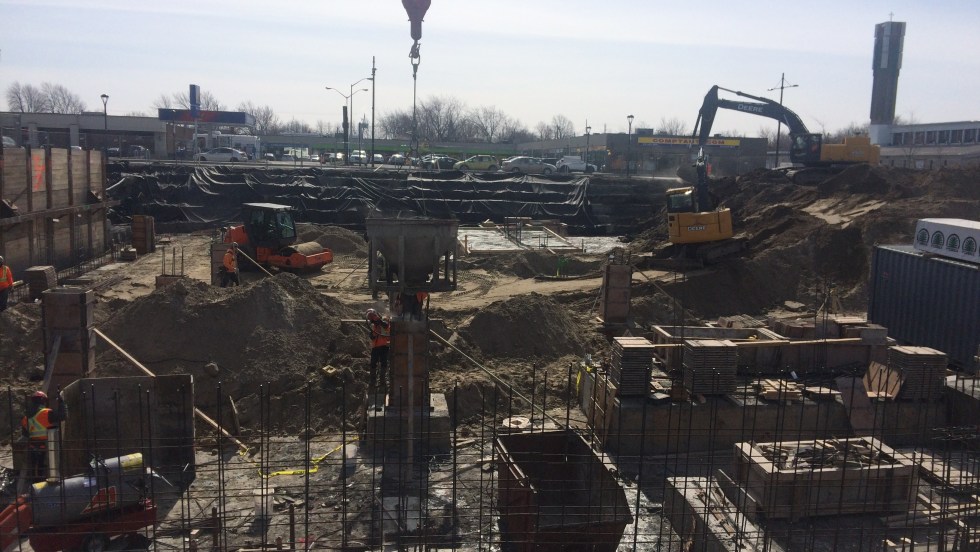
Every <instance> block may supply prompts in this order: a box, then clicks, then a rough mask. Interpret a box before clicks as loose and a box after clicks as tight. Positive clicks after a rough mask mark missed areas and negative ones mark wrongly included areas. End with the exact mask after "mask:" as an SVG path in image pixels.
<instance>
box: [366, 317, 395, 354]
mask: <svg viewBox="0 0 980 552" xmlns="http://www.w3.org/2000/svg"><path fill="white" fill-rule="evenodd" d="M368 322H369V323H370V324H371V348H372V349H373V348H376V347H386V346H388V344H390V343H391V331H389V329H388V328H386V327H384V326H383V325H382V324H383V323H384V320H378V321H377V322H375V321H368Z"/></svg>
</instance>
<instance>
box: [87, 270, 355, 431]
mask: <svg viewBox="0 0 980 552" xmlns="http://www.w3.org/2000/svg"><path fill="white" fill-rule="evenodd" d="M355 316H356V314H355V313H354V311H353V310H352V309H351V308H349V307H347V306H345V305H344V304H342V303H340V302H339V301H337V300H335V299H333V298H330V297H326V296H324V295H322V294H320V293H318V292H317V291H316V290H315V289H314V288H313V287H312V285H310V283H309V282H307V281H306V280H304V279H302V278H300V277H297V276H295V275H292V274H289V273H282V274H279V275H277V276H275V277H274V278H266V279H264V280H260V281H258V282H257V283H255V284H251V285H246V286H243V287H240V288H227V289H222V288H215V287H212V286H209V285H207V284H205V283H203V282H200V281H197V280H182V281H180V282H178V283H176V284H174V285H172V286H169V287H166V288H162V289H159V290H156V291H154V292H153V293H151V294H150V295H147V296H145V297H142V298H139V299H137V300H135V301H133V302H132V303H130V304H129V305H127V306H126V307H123V308H122V309H120V310H119V312H118V313H117V314H116V316H114V317H113V319H112V320H110V321H109V322H108V323H107V324H106V325H105V328H104V331H105V333H106V334H107V335H108V336H110V337H111V338H112V339H113V340H115V341H116V342H117V343H118V344H119V345H121V346H122V347H123V348H124V349H126V350H127V351H128V352H129V353H131V354H132V355H133V356H135V357H136V358H137V359H139V360H140V361H141V362H142V363H144V364H145V365H146V366H147V367H148V368H150V369H151V370H153V371H154V372H156V373H159V374H168V373H189V374H193V375H194V382H195V395H196V397H197V403H198V406H201V407H206V408H211V409H213V408H214V406H215V405H216V404H221V405H222V407H224V406H225V403H226V395H230V396H231V397H232V398H233V399H234V400H235V401H237V402H238V407H239V409H240V410H241V414H242V422H243V423H244V424H248V423H250V422H253V421H254V420H255V419H257V416H258V408H259V406H258V397H259V394H260V390H259V386H260V385H261V386H263V389H262V391H261V392H262V393H264V394H265V395H266V396H268V397H272V409H271V412H270V418H271V425H273V426H276V427H279V428H284V429H297V428H299V427H300V425H299V424H301V422H302V419H303V416H302V415H297V413H296V410H295V409H296V408H300V409H302V408H304V407H305V404H304V402H303V401H304V400H305V399H304V392H303V388H304V386H305V385H306V383H307V382H310V383H311V385H313V386H314V389H315V391H314V392H313V393H312V396H313V400H314V402H315V411H316V414H315V416H314V420H315V421H316V422H318V425H321V424H327V425H332V424H336V423H337V420H336V414H337V413H336V410H337V408H338V405H339V402H340V397H339V396H336V392H338V391H339V389H337V387H338V383H337V382H335V381H334V382H327V381H325V378H324V375H323V373H322V371H321V368H322V367H324V366H326V365H333V366H337V367H341V368H343V367H349V366H351V358H352V357H353V356H363V355H364V352H365V350H366V339H365V338H364V336H363V335H361V333H360V328H358V327H353V326H351V325H344V324H342V323H341V319H342V318H353V317H355ZM103 356H104V357H107V358H105V359H103V358H102V357H100V359H99V362H100V373H101V374H102V375H109V374H113V375H127V374H128V375H132V374H133V371H132V369H131V368H129V367H128V366H126V365H125V364H123V363H121V362H119V361H118V358H114V357H115V356H116V355H115V353H107V354H105V355H103ZM103 360H106V362H104V363H103ZM113 360H115V362H113ZM209 364H210V366H209ZM214 365H217V370H215V369H214ZM351 375H352V374H351ZM348 379H351V380H353V379H354V378H353V377H348ZM219 382H220V393H219V389H218V386H219ZM355 387H356V386H354V385H351V386H350V389H348V395H351V394H353V393H355V392H357V391H358V389H356V388H355ZM300 412H302V410H300Z"/></svg>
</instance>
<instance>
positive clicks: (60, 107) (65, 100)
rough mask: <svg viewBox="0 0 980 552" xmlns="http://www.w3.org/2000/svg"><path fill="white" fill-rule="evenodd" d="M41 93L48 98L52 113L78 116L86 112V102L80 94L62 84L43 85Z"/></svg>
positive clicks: (46, 83) (47, 83) (48, 83)
mask: <svg viewBox="0 0 980 552" xmlns="http://www.w3.org/2000/svg"><path fill="white" fill-rule="evenodd" d="M41 92H42V93H43V94H44V95H45V96H47V98H48V108H49V110H50V111H51V113H68V114H78V113H81V112H82V111H85V102H83V101H82V99H81V98H80V97H79V96H78V94H75V93H74V92H72V91H71V90H68V89H67V88H66V87H64V86H62V85H60V84H52V83H50V82H45V83H42V84H41Z"/></svg>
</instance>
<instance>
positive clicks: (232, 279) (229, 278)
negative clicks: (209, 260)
mask: <svg viewBox="0 0 980 552" xmlns="http://www.w3.org/2000/svg"><path fill="white" fill-rule="evenodd" d="M220 272H221V287H228V284H234V285H236V286H239V285H241V281H240V280H239V279H238V244H237V243H235V242H231V246H230V247H229V248H228V251H225V257H224V259H223V260H222V262H221V269H220Z"/></svg>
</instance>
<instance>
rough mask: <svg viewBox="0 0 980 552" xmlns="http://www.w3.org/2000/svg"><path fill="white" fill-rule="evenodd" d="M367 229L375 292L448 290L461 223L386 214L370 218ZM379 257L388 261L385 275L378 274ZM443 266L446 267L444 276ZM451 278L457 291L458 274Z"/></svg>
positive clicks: (366, 224)
mask: <svg viewBox="0 0 980 552" xmlns="http://www.w3.org/2000/svg"><path fill="white" fill-rule="evenodd" d="M365 226H366V227H367V234H368V240H369V241H370V246H371V263H372V272H371V274H372V288H374V289H391V288H392V287H393V286H396V287H398V288H402V289H404V288H411V289H416V290H430V291H435V290H440V289H447V288H446V286H447V285H449V283H448V282H447V280H446V279H447V277H448V276H450V274H448V273H449V268H450V267H449V261H450V259H452V261H453V262H455V251H456V234H457V231H458V230H459V221H457V220H445V219H433V218H427V217H421V216H418V215H415V214H406V213H397V214H388V213H385V214H372V215H369V216H368V217H367V218H366V220H365ZM377 253H380V254H381V255H382V256H383V257H384V261H385V265H386V266H385V270H384V271H380V270H377V269H378V268H380V267H379V266H378V263H377V262H375V261H376V257H377ZM441 264H445V265H446V266H445V268H444V269H443V270H442V271H441V272H442V274H441V275H440V265H441ZM382 272H384V273H383V274H382ZM452 272H455V267H454V266H453V271H452ZM451 276H452V277H453V282H452V284H451V285H452V288H455V274H452V275H451ZM381 280H383V282H381ZM376 284H377V285H376Z"/></svg>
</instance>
